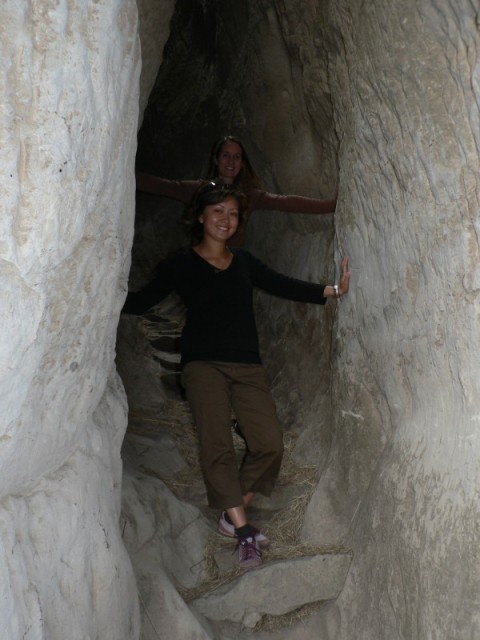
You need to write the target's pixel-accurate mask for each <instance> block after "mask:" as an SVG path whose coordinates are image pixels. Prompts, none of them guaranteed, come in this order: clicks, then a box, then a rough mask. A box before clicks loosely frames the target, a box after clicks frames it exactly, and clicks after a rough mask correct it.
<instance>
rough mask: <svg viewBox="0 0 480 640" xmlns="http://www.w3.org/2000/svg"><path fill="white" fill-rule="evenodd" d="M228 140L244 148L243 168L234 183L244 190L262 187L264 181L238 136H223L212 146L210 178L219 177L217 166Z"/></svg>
mask: <svg viewBox="0 0 480 640" xmlns="http://www.w3.org/2000/svg"><path fill="white" fill-rule="evenodd" d="M227 142H235V143H236V144H238V146H239V147H240V149H241V150H242V168H241V170H240V173H239V174H238V176H237V177H236V178H235V181H234V184H235V185H236V187H237V188H239V189H242V190H247V189H252V188H254V189H261V188H262V183H261V181H260V178H259V177H258V176H257V174H256V172H255V170H254V168H253V167H252V163H251V162H250V160H249V158H248V154H247V152H246V150H245V147H244V146H243V143H242V142H241V140H240V139H239V138H237V137H236V136H224V137H223V138H220V140H217V142H216V143H215V144H214V145H213V147H212V155H211V159H210V169H209V172H208V177H209V178H216V177H217V175H218V166H217V162H218V158H219V156H220V153H221V151H222V149H223V146H224V145H225V144H226V143H227Z"/></svg>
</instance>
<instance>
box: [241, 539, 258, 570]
mask: <svg viewBox="0 0 480 640" xmlns="http://www.w3.org/2000/svg"><path fill="white" fill-rule="evenodd" d="M236 548H237V549H238V563H239V565H240V567H241V568H242V567H244V568H247V567H257V566H258V565H259V564H262V552H261V551H260V548H259V546H258V544H257V542H256V541H255V538H238V542H237V547H236Z"/></svg>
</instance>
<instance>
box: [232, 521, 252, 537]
mask: <svg viewBox="0 0 480 640" xmlns="http://www.w3.org/2000/svg"><path fill="white" fill-rule="evenodd" d="M235 535H236V536H237V538H254V537H255V529H254V528H253V527H252V525H250V524H244V525H243V527H238V529H235Z"/></svg>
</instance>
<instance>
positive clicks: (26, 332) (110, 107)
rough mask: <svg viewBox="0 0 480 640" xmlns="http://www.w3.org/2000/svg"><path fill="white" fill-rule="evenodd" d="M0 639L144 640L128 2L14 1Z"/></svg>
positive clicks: (2, 369)
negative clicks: (122, 379)
mask: <svg viewBox="0 0 480 640" xmlns="http://www.w3.org/2000/svg"><path fill="white" fill-rule="evenodd" d="M0 21H1V24H2V38H1V45H0V46H1V56H0V59H1V62H0V91H1V95H2V108H1V109H0V139H1V144H0V165H1V168H2V179H1V181H0V201H1V215H0V238H1V240H0V275H1V279H2V297H1V303H0V317H1V320H2V322H1V324H2V335H1V338H0V407H1V415H2V423H1V427H0V444H1V446H0V468H1V470H2V473H1V477H0V496H1V498H2V500H1V509H0V513H1V515H0V520H1V525H0V526H1V530H2V536H1V537H2V560H1V565H2V567H1V568H2V580H1V587H0V624H1V628H2V636H3V637H5V638H8V640H17V639H20V638H25V639H27V638H28V640H30V639H32V640H33V639H38V640H40V639H42V640H43V639H45V640H46V639H48V640H63V639H64V638H65V637H68V638H69V639H71V640H77V639H78V640H80V639H81V640H85V639H86V638H91V639H93V638H102V640H122V639H125V640H127V639H128V640H134V639H136V638H138V636H139V633H140V630H139V622H140V616H139V608H138V600H137V595H136V584H135V579H134V575H133V572H132V567H131V563H130V560H129V558H128V555H127V553H126V551H125V547H124V546H123V542H122V540H121V536H120V530H119V526H118V520H119V516H120V491H121V469H122V466H121V460H120V446H121V441H122V439H123V435H124V433H125V428H126V424H127V408H126V402H125V396H124V393H123V389H122V387H121V385H120V383H119V380H118V378H117V376H116V374H115V366H114V357H115V332H116V326H117V323H118V315H119V311H120V308H121V306H122V304H123V299H124V295H125V289H126V276H127V270H128V263H129V250H130V245H131V241H132V230H133V215H134V176H133V166H134V155H135V145H136V123H137V120H138V79H139V73H140V51H139V47H138V36H137V10H136V5H135V2H133V1H130V0H127V1H124V0H108V1H106V0H99V1H98V2H95V3H87V2H84V1H83V0H71V1H69V2H40V3H35V2H34V3H30V2H24V1H17V0H15V1H11V0H5V2H2V6H1V9H0Z"/></svg>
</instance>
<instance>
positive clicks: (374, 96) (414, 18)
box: [304, 0, 480, 640]
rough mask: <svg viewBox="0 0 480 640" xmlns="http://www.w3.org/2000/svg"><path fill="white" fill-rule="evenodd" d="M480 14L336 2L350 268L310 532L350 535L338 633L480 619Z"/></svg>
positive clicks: (462, 634)
mask: <svg viewBox="0 0 480 640" xmlns="http://www.w3.org/2000/svg"><path fill="white" fill-rule="evenodd" d="M477 11H478V7H475V6H474V4H473V3H470V2H462V1H460V2H442V3H437V2H434V1H426V0H425V1H422V2H407V3H396V4H392V3H388V2H383V1H382V0H376V1H375V2H374V3H371V4H368V5H366V4H365V3H362V2H353V3H352V2H339V3H338V2H337V3H332V4H331V6H330V20H331V28H330V33H331V38H330V41H329V50H330V51H331V56H330V72H331V73H330V78H331V82H332V96H333V97H334V109H335V114H336V126H337V129H338V133H339V137H340V138H341V145H340V153H339V166H340V194H341V206H340V208H339V211H338V214H337V215H336V220H335V221H336V228H337V234H338V239H339V243H340V245H343V246H345V248H346V251H347V253H348V254H349V255H350V256H351V259H352V268H353V271H352V272H353V277H352V292H351V294H350V295H349V297H348V300H345V301H342V304H341V308H340V310H339V313H338V315H337V325H336V326H337V334H338V335H340V336H341V340H340V341H339V343H338V352H337V357H336V358H335V365H334V366H335V372H334V378H333V385H334V407H335V412H334V420H335V433H336V436H335V440H334V446H333V448H332V452H331V456H330V462H329V465H328V468H327V471H326V472H325V474H324V475H323V477H322V480H321V482H320V484H319V486H318V488H317V492H316V495H315V496H314V498H313V500H312V502H311V504H310V507H309V510H308V512H307V516H306V520H305V525H304V536H305V538H307V539H322V540H325V539H330V540H338V539H339V538H340V539H344V540H346V541H348V543H349V544H351V545H352V546H353V548H354V554H355V559H354V563H353V567H352V569H351V571H350V575H349V578H348V580H347V585H346V587H345V589H344V591H343V593H342V595H341V597H340V598H339V600H338V602H337V603H336V604H335V605H331V606H330V608H329V610H328V612H326V613H325V614H324V616H325V617H324V620H325V626H324V627H323V631H322V633H323V634H324V637H328V638H356V639H365V640H367V639H368V640H371V639H372V638H375V639H377V638H378V639H379V640H380V639H383V638H386V637H391V636H394V637H399V638H405V639H407V638H408V639H410V638H418V639H420V638H456V639H458V640H460V639H467V638H473V637H477V636H478V635H479V633H480V626H479V624H480V622H479V619H478V591H479V581H480V573H479V569H478V562H477V555H478V545H477V543H476V542H475V541H476V540H477V537H478V536H477V530H478V525H477V523H478V517H479V508H478V499H477V497H478V490H479V477H480V476H479V471H480V466H479V446H480V444H479V439H478V415H479V408H480V393H479V391H480V389H479V377H478V357H477V354H478V350H479V346H480V344H479V339H480V338H479V332H478V319H479V299H478V296H479V276H480V271H479V255H478V254H479V244H478V231H479V202H478V195H479V186H480V184H479V177H478V176H479V156H478V149H479V128H478V121H479V106H480V103H479V98H480V94H479V84H478V78H479V72H480V67H479V63H478V52H479V47H480V37H479V27H478V25H479V22H478V13H477ZM340 134H341V135H340Z"/></svg>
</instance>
